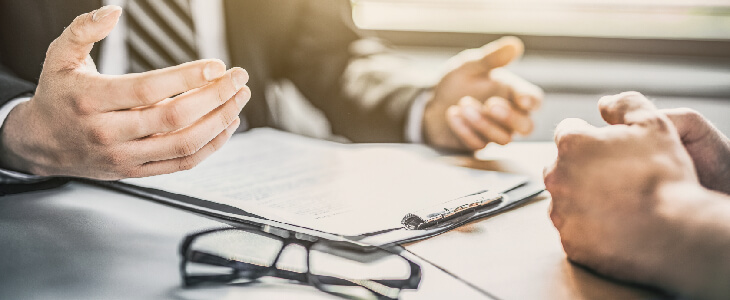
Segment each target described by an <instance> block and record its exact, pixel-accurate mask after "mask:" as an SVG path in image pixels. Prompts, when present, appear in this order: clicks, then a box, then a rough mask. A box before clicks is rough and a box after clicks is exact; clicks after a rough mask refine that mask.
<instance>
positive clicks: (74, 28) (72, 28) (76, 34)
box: [68, 14, 91, 41]
mask: <svg viewBox="0 0 730 300" xmlns="http://www.w3.org/2000/svg"><path fill="white" fill-rule="evenodd" d="M90 18H91V15H90V14H83V15H80V16H77V17H76V18H74V20H73V22H71V25H69V26H68V33H69V36H70V38H71V39H72V40H74V41H80V40H83V38H84V37H85V36H86V27H87V26H86V25H87V24H88V22H89V19H90Z"/></svg>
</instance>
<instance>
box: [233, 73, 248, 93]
mask: <svg viewBox="0 0 730 300" xmlns="http://www.w3.org/2000/svg"><path fill="white" fill-rule="evenodd" d="M247 82H248V73H247V72H246V70H244V69H238V70H236V71H234V72H233V86H234V87H235V88H236V90H240V89H242V88H243V86H245V85H246V83H247Z"/></svg>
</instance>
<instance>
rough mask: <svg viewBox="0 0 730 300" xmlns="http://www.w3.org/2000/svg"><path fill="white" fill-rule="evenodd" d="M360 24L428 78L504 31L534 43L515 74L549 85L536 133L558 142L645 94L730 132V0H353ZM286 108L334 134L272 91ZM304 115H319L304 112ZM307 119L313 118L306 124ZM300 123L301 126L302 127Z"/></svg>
mask: <svg viewBox="0 0 730 300" xmlns="http://www.w3.org/2000/svg"><path fill="white" fill-rule="evenodd" d="M352 5H353V19H354V20H355V23H356V25H357V26H358V27H360V28H361V29H363V30H365V31H366V32H367V34H370V35H374V36H377V37H380V38H382V39H384V40H387V41H389V42H390V43H391V44H392V45H393V46H394V47H395V49H396V50H397V51H398V52H399V53H400V54H401V55H402V56H404V57H405V58H407V59H408V60H410V61H411V62H412V64H413V66H414V67H416V68H419V69H421V70H422V71H423V73H425V74H432V75H433V76H437V75H438V74H440V73H441V71H442V66H443V63H444V61H445V60H447V59H448V58H449V57H451V56H452V55H454V54H456V53H458V52H459V51H461V50H463V49H465V48H474V47H480V46H482V45H484V44H485V43H488V42H490V41H492V40H495V39H497V38H499V37H501V36H504V35H515V36H518V37H520V38H521V39H522V40H523V41H524V42H525V45H526V53H525V56H524V57H523V59H522V60H521V61H519V62H518V63H514V64H512V65H510V66H509V67H508V68H509V69H511V70H512V71H513V72H515V73H517V74H518V75H520V76H522V77H524V78H526V79H527V80H529V81H531V82H533V83H535V84H537V85H539V86H541V87H542V88H543V89H544V90H545V92H546V99H545V102H544V105H543V107H542V109H541V110H539V111H538V112H537V113H536V114H535V122H536V130H535V132H534V133H533V134H532V135H530V136H528V137H524V138H520V139H519V140H540V141H546V140H552V131H553V129H554V127H555V125H556V124H557V123H558V122H560V121H561V120H562V119H564V118H568V117H580V118H583V119H586V120H588V121H589V122H590V123H592V124H594V125H597V126H599V125H604V124H605V123H604V122H603V121H602V120H601V118H600V115H599V113H598V110H597V108H596V103H597V100H598V98H600V97H601V96H603V95H607V94H614V93H618V92H622V91H629V90H635V91H639V92H642V93H644V94H645V95H647V96H648V97H650V98H651V99H653V100H654V101H655V103H656V104H657V106H659V107H661V108H669V107H690V108H694V109H696V110H698V111H700V112H701V113H702V114H704V115H705V116H706V117H708V118H709V119H711V120H712V121H713V122H714V123H715V125H716V126H717V127H718V128H720V130H721V131H723V132H724V133H725V134H728V133H730V0H694V1H682V0H353V1H352ZM267 92H269V93H276V94H278V97H276V98H278V99H279V100H273V101H282V100H285V102H286V105H281V104H284V103H279V104H280V105H276V106H278V107H279V112H278V113H277V117H278V118H279V119H280V120H281V122H280V123H282V127H284V128H285V129H287V130H290V131H294V132H298V133H302V134H305V135H310V136H318V137H324V136H326V135H327V134H328V126H327V124H326V122H324V121H317V122H313V121H312V120H314V119H319V118H320V117H319V116H317V114H318V112H316V110H314V109H312V108H311V107H308V104H306V103H304V102H303V101H302V102H300V101H296V102H294V101H292V100H291V99H292V97H293V96H292V95H293V94H296V91H295V89H294V88H292V87H291V85H288V84H286V83H283V84H282V85H280V86H277V87H274V88H272V89H270V90H269V91H267ZM302 111H309V112H310V113H309V114H307V115H305V116H302V115H301V112H302ZM301 118H304V119H305V121H304V122H300V121H301ZM297 120H300V121H297Z"/></svg>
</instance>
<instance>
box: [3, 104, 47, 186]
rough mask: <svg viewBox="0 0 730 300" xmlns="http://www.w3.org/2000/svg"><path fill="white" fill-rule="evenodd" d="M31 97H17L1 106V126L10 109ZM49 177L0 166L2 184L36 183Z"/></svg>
mask: <svg viewBox="0 0 730 300" xmlns="http://www.w3.org/2000/svg"><path fill="white" fill-rule="evenodd" d="M29 100H30V97H23V98H15V99H13V100H10V101H9V102H8V103H6V104H5V105H3V106H2V107H0V128H2V126H3V124H4V123H5V119H7V118H8V115H9V114H10V111H12V110H13V108H15V107H16V106H18V105H19V104H21V103H23V102H28V101H29ZM46 179H48V178H46V177H43V176H37V175H29V174H24V173H20V172H15V171H10V170H5V169H1V168H0V184H14V183H35V182H39V181H43V180H46Z"/></svg>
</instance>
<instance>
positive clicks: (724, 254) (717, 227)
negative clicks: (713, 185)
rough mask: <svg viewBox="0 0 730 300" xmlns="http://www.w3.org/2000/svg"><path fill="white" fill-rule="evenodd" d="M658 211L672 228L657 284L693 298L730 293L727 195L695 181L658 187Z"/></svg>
mask: <svg viewBox="0 0 730 300" xmlns="http://www.w3.org/2000/svg"><path fill="white" fill-rule="evenodd" d="M659 197H660V198H661V201H662V203H664V205H663V207H662V210H661V213H662V216H663V217H664V218H666V219H668V220H671V224H672V226H671V229H673V230H676V233H675V234H674V238H675V239H676V243H675V244H674V247H669V248H666V250H667V253H656V254H655V255H656V256H659V257H661V258H662V266H660V269H661V270H662V271H663V272H661V275H660V276H659V277H658V278H657V281H658V283H659V284H660V286H662V287H664V288H665V289H668V290H675V291H679V292H680V293H681V294H683V295H687V296H689V297H690V298H691V299H728V297H730V284H728V279H729V278H730V196H728V195H726V194H722V193H719V192H715V191H711V190H707V189H705V188H702V187H699V186H697V185H673V184H670V185H667V186H664V187H662V188H661V189H660V191H659Z"/></svg>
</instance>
